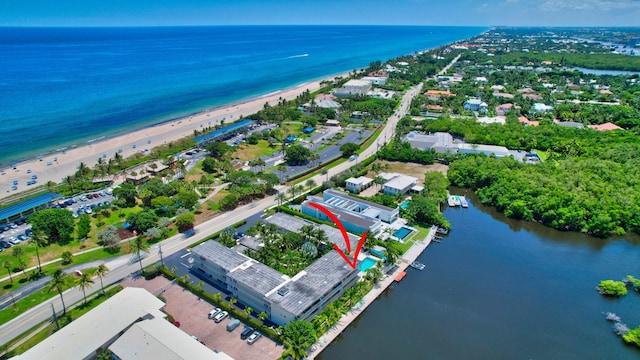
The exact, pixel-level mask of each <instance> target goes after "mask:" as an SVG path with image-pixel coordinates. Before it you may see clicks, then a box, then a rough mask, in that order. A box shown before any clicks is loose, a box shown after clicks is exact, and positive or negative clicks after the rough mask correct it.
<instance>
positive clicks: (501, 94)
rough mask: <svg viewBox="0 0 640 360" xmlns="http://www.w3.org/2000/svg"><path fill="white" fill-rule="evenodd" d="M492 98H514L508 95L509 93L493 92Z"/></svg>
mask: <svg viewBox="0 0 640 360" xmlns="http://www.w3.org/2000/svg"><path fill="white" fill-rule="evenodd" d="M493 97H497V98H504V99H513V98H514V96H513V95H511V94H509V93H502V92H497V91H494V93H493Z"/></svg>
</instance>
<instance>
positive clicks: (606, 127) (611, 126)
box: [589, 122, 624, 131]
mask: <svg viewBox="0 0 640 360" xmlns="http://www.w3.org/2000/svg"><path fill="white" fill-rule="evenodd" d="M589 127H590V128H592V129H594V130H598V131H609V130H624V129H623V128H621V127H620V126H618V125H616V124H614V123H610V122H607V123H604V124H600V125H589Z"/></svg>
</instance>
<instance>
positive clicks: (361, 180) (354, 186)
mask: <svg viewBox="0 0 640 360" xmlns="http://www.w3.org/2000/svg"><path fill="white" fill-rule="evenodd" d="M372 184H373V179H370V178H368V177H366V176H360V177H358V178H353V177H350V178H348V179H347V181H346V185H345V189H347V190H349V191H351V192H352V193H354V194H359V193H360V192H361V191H362V190H364V189H366V188H368V187H370V186H371V185H372Z"/></svg>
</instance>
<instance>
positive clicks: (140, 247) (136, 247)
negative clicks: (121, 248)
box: [131, 236, 148, 273]
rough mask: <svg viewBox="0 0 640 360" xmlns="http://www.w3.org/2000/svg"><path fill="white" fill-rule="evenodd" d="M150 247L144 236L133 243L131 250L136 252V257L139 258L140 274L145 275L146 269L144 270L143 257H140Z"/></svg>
mask: <svg viewBox="0 0 640 360" xmlns="http://www.w3.org/2000/svg"><path fill="white" fill-rule="evenodd" d="M147 248H148V246H147V244H146V243H145V242H144V237H143V236H138V237H136V238H135V239H134V240H133V242H132V243H131V249H132V250H133V251H135V252H136V255H137V256H138V263H139V264H140V272H141V273H143V272H144V269H143V268H142V256H141V255H140V253H141V252H143V251H145V250H147Z"/></svg>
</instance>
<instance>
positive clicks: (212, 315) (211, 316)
mask: <svg viewBox="0 0 640 360" xmlns="http://www.w3.org/2000/svg"><path fill="white" fill-rule="evenodd" d="M220 311H222V310H220V308H214V309H213V310H211V311H210V312H209V319H213V317H214V316H216V315H218V313H220Z"/></svg>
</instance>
